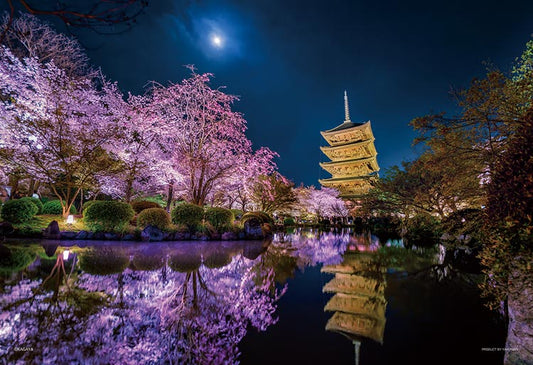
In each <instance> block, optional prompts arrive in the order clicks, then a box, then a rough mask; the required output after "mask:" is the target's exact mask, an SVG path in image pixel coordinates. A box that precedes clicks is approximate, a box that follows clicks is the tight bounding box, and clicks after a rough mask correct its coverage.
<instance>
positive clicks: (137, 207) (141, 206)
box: [131, 200, 161, 214]
mask: <svg viewBox="0 0 533 365" xmlns="http://www.w3.org/2000/svg"><path fill="white" fill-rule="evenodd" d="M131 207H132V208H133V210H134V211H135V213H136V214H139V213H140V212H142V211H143V210H145V209H150V208H161V205H159V204H157V203H156V202H152V201H148V200H139V201H135V202H132V203H131Z"/></svg>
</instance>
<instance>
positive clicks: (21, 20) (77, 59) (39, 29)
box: [0, 14, 94, 76]
mask: <svg viewBox="0 0 533 365" xmlns="http://www.w3.org/2000/svg"><path fill="white" fill-rule="evenodd" d="M9 21H10V16H9V15H7V14H4V16H3V18H2V22H1V24H0V28H1V29H6V33H5V37H4V41H3V42H0V43H3V44H4V45H6V46H7V47H8V48H9V49H10V50H11V52H12V53H13V54H14V55H15V56H17V57H18V58H19V59H21V60H22V59H23V58H28V57H29V58H36V59H37V60H38V61H39V62H40V63H48V62H51V61H53V62H54V64H55V65H56V67H58V68H60V69H62V70H64V71H65V72H66V73H67V75H69V76H84V75H87V74H89V73H93V74H94V71H91V70H90V68H89V59H88V57H87V55H86V54H85V51H84V49H83V48H82V47H81V46H80V44H79V43H78V41H77V40H75V39H74V38H71V37H67V36H66V35H64V34H61V33H57V32H56V31H55V30H53V29H52V28H51V27H50V26H49V25H48V24H46V23H45V22H43V21H41V20H39V19H37V17H35V16H34V15H30V14H21V15H20V16H19V17H17V18H14V19H12V23H11V25H10V26H8V23H9Z"/></svg>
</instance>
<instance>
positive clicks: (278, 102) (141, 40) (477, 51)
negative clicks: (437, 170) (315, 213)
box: [57, 0, 533, 186]
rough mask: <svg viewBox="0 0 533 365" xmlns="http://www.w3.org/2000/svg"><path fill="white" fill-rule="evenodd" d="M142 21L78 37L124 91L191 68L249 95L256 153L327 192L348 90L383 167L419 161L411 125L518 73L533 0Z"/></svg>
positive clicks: (223, 4)
mask: <svg viewBox="0 0 533 365" xmlns="http://www.w3.org/2000/svg"><path fill="white" fill-rule="evenodd" d="M137 21H138V23H137V24H136V25H134V27H133V28H132V29H131V30H130V31H128V32H126V33H123V34H117V35H98V34H94V33H86V32H80V31H77V32H76V34H77V35H78V36H79V37H80V39H81V40H82V43H83V44H84V46H85V47H87V48H88V55H89V57H90V58H91V60H92V63H93V64H94V65H96V66H100V67H101V68H102V69H103V71H104V73H105V74H106V75H107V76H108V77H109V78H110V79H112V80H116V81H118V83H119V85H120V87H121V89H122V90H123V91H124V92H128V91H131V92H132V93H142V92H143V88H144V86H145V85H146V83H147V81H149V80H156V81H159V82H162V83H166V82H167V81H172V82H179V81H180V80H182V79H183V78H185V77H187V76H188V70H186V69H185V68H184V67H182V66H183V65H186V64H194V65H195V66H196V67H197V69H198V72H202V73H203V72H211V73H214V74H215V79H214V83H213V86H215V87H216V86H220V85H226V86H227V92H229V93H231V94H235V95H239V96H240V99H241V100H240V101H239V102H238V103H236V105H235V107H234V108H235V110H238V111H240V112H242V113H244V116H245V118H246V119H247V121H248V132H247V135H248V137H249V138H250V139H251V140H252V142H253V145H254V147H255V148H258V147H259V146H267V147H269V148H271V149H272V150H274V151H277V152H278V153H279V154H280V156H281V157H280V158H279V159H278V161H277V163H278V166H279V170H280V172H281V173H282V174H284V175H285V176H287V177H288V178H290V179H291V180H293V181H294V182H295V183H296V184H297V185H298V184H300V183H304V184H305V185H315V186H317V185H318V181H317V180H318V179H319V178H324V177H329V174H327V173H326V172H325V171H321V169H320V168H319V166H318V163H319V161H326V160H327V158H326V156H325V155H323V154H322V153H321V152H320V150H319V146H320V145H325V143H326V142H325V141H324V140H323V139H322V137H321V136H320V133H319V132H320V131H321V130H327V129H330V128H333V127H335V126H337V125H338V124H340V123H341V122H342V121H343V119H344V109H343V92H344V90H345V89H346V90H347V92H348V97H349V100H350V115H351V119H352V121H353V122H364V121H367V120H371V122H372V128H373V132H374V135H375V137H376V141H375V144H376V148H377V151H378V163H379V164H380V167H381V171H382V172H383V171H384V170H385V169H387V168H388V167H390V166H392V165H395V164H400V162H401V161H402V160H406V159H411V158H413V157H414V156H415V151H414V149H413V147H412V146H411V143H412V140H413V138H414V132H413V131H412V130H411V129H410V127H409V126H408V123H409V121H410V120H411V119H412V118H414V117H416V116H420V115H424V114H427V113H430V112H440V111H452V112H453V108H454V104H453V101H452V99H451V98H450V96H449V90H450V88H451V87H455V88H460V87H465V86H467V85H468V83H469V81H470V80H471V79H472V78H473V77H476V76H482V75H483V73H484V71H485V66H484V65H483V61H491V62H493V63H494V64H495V65H497V66H499V67H500V68H501V69H504V70H508V69H509V68H510V66H511V64H512V62H513V60H514V58H515V57H517V56H519V55H520V54H521V53H522V51H523V49H524V47H525V43H526V42H527V41H528V40H529V39H531V36H532V33H533V1H526V0H522V1H505V2H501V1H445V2H444V1H442V2H432V1H409V0H407V1H401V2H400V1H394V2H393V1H389V2H385V1H335V0H328V1H320V0H310V1H282V0H254V1H244V0H243V1H219V0H217V1H200V2H194V1H192V2H191V1H165V0H152V1H150V5H149V6H148V7H147V8H146V10H145V13H144V14H143V15H141V16H140V17H139V18H138V19H137ZM57 28H58V30H60V31H61V30H64V27H57ZM214 34H218V35H219V37H220V38H221V42H222V44H221V46H220V47H217V46H216V45H214V44H213V43H212V37H213V36H214Z"/></svg>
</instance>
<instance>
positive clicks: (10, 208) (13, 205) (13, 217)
mask: <svg viewBox="0 0 533 365" xmlns="http://www.w3.org/2000/svg"><path fill="white" fill-rule="evenodd" d="M37 211H38V208H37V206H36V205H35V204H33V203H32V202H31V201H29V200H22V199H16V200H8V201H7V202H5V203H4V206H3V207H2V219H3V220H4V221H8V222H11V223H24V222H27V221H29V220H31V219H32V218H33V216H34V215H35V214H36V213H37Z"/></svg>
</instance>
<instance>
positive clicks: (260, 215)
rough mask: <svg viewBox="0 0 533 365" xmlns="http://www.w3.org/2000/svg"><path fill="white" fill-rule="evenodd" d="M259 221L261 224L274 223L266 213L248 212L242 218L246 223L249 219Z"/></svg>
mask: <svg viewBox="0 0 533 365" xmlns="http://www.w3.org/2000/svg"><path fill="white" fill-rule="evenodd" d="M252 218H255V219H258V220H259V221H260V222H261V223H274V221H273V219H272V218H271V217H270V216H269V215H268V214H266V213H265V212H247V213H244V215H243V216H242V218H241V222H242V223H244V222H246V221H247V220H249V219H252Z"/></svg>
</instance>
